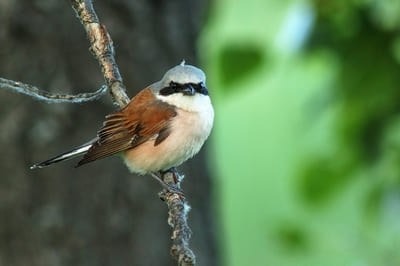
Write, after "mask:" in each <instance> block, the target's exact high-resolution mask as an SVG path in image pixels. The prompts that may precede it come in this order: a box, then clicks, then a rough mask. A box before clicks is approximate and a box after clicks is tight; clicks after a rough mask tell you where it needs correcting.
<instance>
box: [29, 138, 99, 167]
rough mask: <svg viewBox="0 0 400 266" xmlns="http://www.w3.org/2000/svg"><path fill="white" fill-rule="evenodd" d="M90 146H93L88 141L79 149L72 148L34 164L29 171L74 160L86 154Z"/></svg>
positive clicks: (91, 142)
mask: <svg viewBox="0 0 400 266" xmlns="http://www.w3.org/2000/svg"><path fill="white" fill-rule="evenodd" d="M92 144H93V141H90V142H88V143H85V144H83V145H81V146H79V147H76V148H74V149H72V150H70V151H67V152H64V153H61V154H60V155H57V156H55V157H53V158H50V159H48V160H46V161H43V162H40V163H36V164H34V165H32V166H31V167H30V168H31V169H36V168H43V167H46V166H49V165H50V164H53V163H58V162H62V161H66V160H69V159H72V158H75V157H77V156H79V155H82V154H84V153H86V152H87V151H88V150H89V149H90V147H91V146H92Z"/></svg>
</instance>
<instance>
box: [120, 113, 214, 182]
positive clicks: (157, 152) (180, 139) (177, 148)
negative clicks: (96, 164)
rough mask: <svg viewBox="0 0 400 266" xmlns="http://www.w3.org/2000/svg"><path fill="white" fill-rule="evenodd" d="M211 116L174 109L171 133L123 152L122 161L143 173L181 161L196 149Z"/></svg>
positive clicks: (205, 137)
mask: <svg viewBox="0 0 400 266" xmlns="http://www.w3.org/2000/svg"><path fill="white" fill-rule="evenodd" d="M212 123H213V116H211V117H210V118H208V117H207V119H204V117H201V114H198V113H191V112H186V111H182V110H178V115H177V116H176V117H175V118H174V120H173V121H172V122H171V125H170V132H171V134H170V135H169V136H168V137H167V138H166V139H165V140H164V141H162V142H161V143H160V144H158V145H157V146H154V142H155V139H152V140H149V141H146V142H144V143H142V144H141V145H139V146H137V147H135V148H134V149H131V150H128V151H126V152H125V153H124V161H125V164H126V165H127V166H128V168H129V169H130V170H131V171H132V172H135V173H139V174H146V173H149V172H156V171H160V170H167V169H169V168H171V167H174V166H178V165H180V164H182V163H183V162H184V161H186V160H187V159H189V158H191V157H193V156H194V155H195V154H196V153H198V152H199V150H200V148H201V146H203V144H204V142H205V140H206V139H207V137H208V136H209V134H210V131H211V128H212Z"/></svg>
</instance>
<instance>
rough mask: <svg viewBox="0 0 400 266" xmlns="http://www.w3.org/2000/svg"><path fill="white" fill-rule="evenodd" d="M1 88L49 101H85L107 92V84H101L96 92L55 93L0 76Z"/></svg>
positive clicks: (92, 99)
mask: <svg viewBox="0 0 400 266" xmlns="http://www.w3.org/2000/svg"><path fill="white" fill-rule="evenodd" d="M0 89H9V90H12V91H15V92H19V93H22V94H26V95H29V96H32V97H33V98H35V99H37V100H41V101H46V102H47V103H83V102H89V101H94V100H97V99H98V98H100V97H101V96H103V95H104V94H105V93H106V92H107V86H101V88H100V89H98V90H97V91H95V92H86V93H79V94H75V95H71V94H53V93H49V92H47V91H43V90H40V89H39V88H37V87H35V86H32V85H29V84H26V83H22V82H19V81H14V80H9V79H5V78H0Z"/></svg>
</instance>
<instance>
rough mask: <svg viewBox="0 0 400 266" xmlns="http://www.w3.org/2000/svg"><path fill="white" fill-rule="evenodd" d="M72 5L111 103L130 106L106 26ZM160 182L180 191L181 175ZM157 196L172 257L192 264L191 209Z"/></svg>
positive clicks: (88, 6) (179, 199) (89, 8)
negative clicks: (162, 204)
mask: <svg viewBox="0 0 400 266" xmlns="http://www.w3.org/2000/svg"><path fill="white" fill-rule="evenodd" d="M71 3H72V7H73V8H74V10H75V11H76V14H77V16H78V18H79V20H80V21H81V23H82V25H83V26H84V28H85V30H86V33H87V35H88V38H89V41H90V51H91V52H92V54H93V56H94V57H95V58H96V59H97V60H98V62H99V64H100V67H101V70H102V72H103V75H104V79H105V81H106V84H107V86H108V87H109V89H110V93H111V96H112V98H113V101H114V102H116V103H117V104H118V105H119V106H120V108H122V107H124V106H125V105H127V104H128V103H129V98H128V96H127V95H126V91H125V86H124V84H123V83H122V77H121V75H120V73H119V70H118V66H117V64H116V61H115V59H114V47H113V43H112V40H111V37H110V35H109V34H108V32H107V30H106V28H105V26H104V25H102V24H100V22H99V19H98V17H97V15H96V12H95V10H94V8H93V4H92V1H91V0H71ZM162 179H163V181H164V182H165V183H167V184H168V185H170V186H175V187H177V188H178V189H177V190H176V191H179V190H180V182H181V181H182V179H183V176H180V175H179V174H178V173H177V172H176V171H169V172H166V173H164V174H163V176H162ZM160 197H161V198H162V199H163V200H165V202H166V203H167V205H168V209H169V218H168V223H169V224H170V226H171V227H172V229H173V231H172V237H171V238H172V246H171V254H172V257H173V258H174V259H175V260H176V261H177V262H178V265H179V266H186V265H187V266H192V265H195V264H196V258H195V255H194V253H193V251H192V250H191V249H190V248H189V244H188V243H189V239H190V236H191V230H190V228H189V226H188V224H187V213H188V211H189V210H190V206H189V205H188V204H187V202H186V200H185V198H184V197H183V196H182V195H181V194H179V193H172V192H169V191H167V190H164V191H162V192H160Z"/></svg>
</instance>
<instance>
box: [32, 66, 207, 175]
mask: <svg viewBox="0 0 400 266" xmlns="http://www.w3.org/2000/svg"><path fill="white" fill-rule="evenodd" d="M213 123H214V108H213V105H212V103H211V99H210V96H209V92H208V89H207V86H206V75H205V74H204V72H203V71H202V70H201V69H199V68H197V67H195V66H192V65H187V64H185V62H184V61H183V62H182V63H181V64H179V65H177V66H174V67H172V68H171V69H169V70H168V71H167V72H166V73H165V74H164V76H163V77H162V79H161V80H160V81H157V82H155V83H153V84H151V85H150V86H148V87H146V88H145V89H143V90H142V91H140V92H139V93H138V94H137V95H136V96H134V97H133V98H132V99H131V100H130V102H129V103H128V104H127V105H126V106H125V107H124V108H122V109H121V110H119V111H116V112H114V113H111V114H109V115H107V116H106V117H105V121H104V122H103V126H102V127H101V128H100V130H99V131H98V132H97V137H96V138H94V139H93V140H92V141H89V142H87V143H85V144H83V145H80V146H78V147H76V148H73V149H72V150H69V151H67V152H64V153H61V154H60V155H57V156H55V157H53V158H50V159H48V160H45V161H43V162H40V163H36V164H34V165H32V166H31V167H30V168H31V169H36V168H43V167H46V166H49V165H51V164H54V163H58V162H61V161H65V160H69V159H72V158H75V157H78V156H83V157H82V158H81V160H80V161H79V162H78V164H77V165H76V167H80V166H82V165H84V164H87V163H90V162H93V161H96V160H99V159H103V158H105V157H108V156H111V155H114V154H120V155H122V158H123V160H124V162H125V164H126V166H127V167H128V169H129V170H130V171H131V172H133V173H136V174H139V175H145V174H151V175H152V176H153V177H155V178H156V179H157V180H159V181H160V174H162V173H163V172H165V171H168V170H169V169H175V167H177V166H179V165H181V164H182V163H184V162H185V161H187V160H188V159H190V158H192V157H193V156H194V155H196V154H197V153H198V152H199V151H200V149H201V147H202V146H203V144H204V142H205V141H206V140H207V138H208V137H209V135H210V133H211V130H212V127H213ZM160 182H161V181H160Z"/></svg>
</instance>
